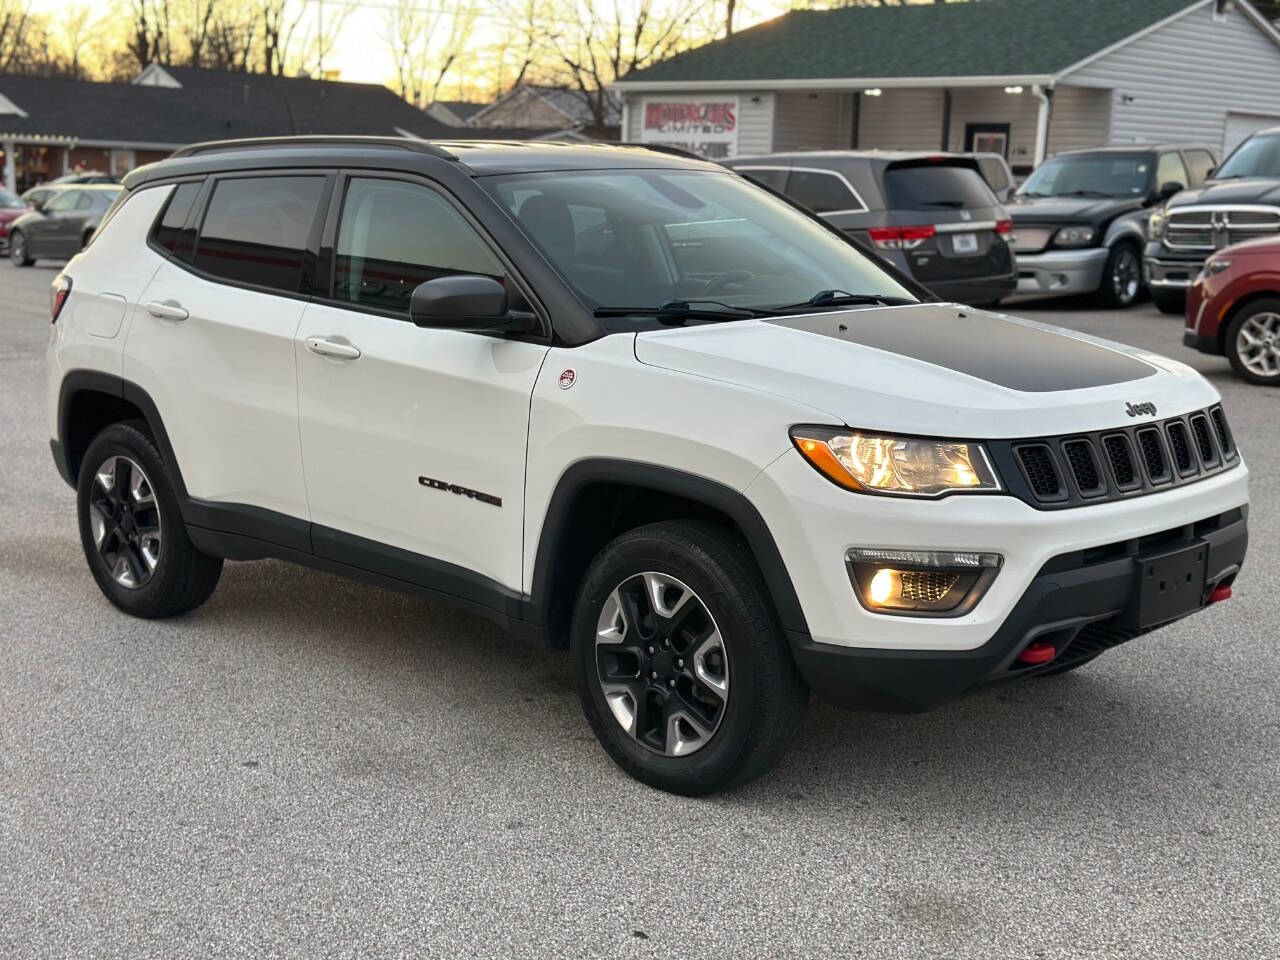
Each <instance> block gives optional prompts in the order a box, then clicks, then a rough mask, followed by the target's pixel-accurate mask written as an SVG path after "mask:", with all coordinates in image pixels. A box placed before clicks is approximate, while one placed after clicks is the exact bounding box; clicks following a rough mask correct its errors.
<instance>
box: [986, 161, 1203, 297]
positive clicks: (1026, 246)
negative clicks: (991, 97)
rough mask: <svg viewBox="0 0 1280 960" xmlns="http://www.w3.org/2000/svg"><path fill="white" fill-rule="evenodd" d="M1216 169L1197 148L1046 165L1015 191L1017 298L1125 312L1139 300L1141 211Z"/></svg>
mask: <svg viewBox="0 0 1280 960" xmlns="http://www.w3.org/2000/svg"><path fill="white" fill-rule="evenodd" d="M1215 162H1216V159H1215V155H1214V153H1213V150H1212V149H1211V148H1209V147H1204V146H1195V145H1177V144H1163V145H1158V146H1150V147H1146V146H1143V147H1104V148H1101V149H1097V150H1075V151H1071V152H1069V153H1060V154H1058V155H1057V156H1055V157H1052V158H1050V159H1049V160H1046V161H1045V162H1044V163H1042V164H1041V165H1040V166H1039V167H1037V168H1036V169H1035V170H1034V171H1032V173H1031V176H1029V177H1028V178H1027V180H1026V182H1025V183H1023V185H1022V186H1021V187H1020V188H1019V189H1018V192H1017V194H1016V195H1015V197H1014V200H1013V203H1012V204H1011V205H1010V207H1009V213H1010V214H1011V215H1012V216H1013V228H1014V229H1013V249H1014V251H1015V252H1016V253H1017V255H1018V292H1019V293H1045V294H1058V295H1067V294H1097V295H1098V296H1100V298H1101V299H1102V301H1103V302H1104V303H1106V304H1107V305H1108V306H1111V307H1127V306H1129V305H1130V304H1132V303H1133V302H1134V301H1135V300H1137V299H1138V297H1139V296H1140V295H1141V294H1142V290H1143V281H1142V251H1143V247H1144V246H1145V244H1146V240H1147V238H1146V232H1145V226H1146V224H1145V219H1146V217H1145V214H1144V213H1143V212H1142V211H1144V210H1145V209H1146V208H1148V207H1151V206H1154V205H1155V204H1157V203H1159V202H1161V201H1162V200H1165V199H1167V198H1169V197H1171V196H1173V194H1175V193H1177V192H1178V191H1179V190H1182V189H1185V188H1186V187H1187V186H1188V185H1192V186H1194V185H1196V184H1199V183H1201V182H1202V181H1203V180H1204V178H1205V175H1206V174H1207V173H1208V172H1209V170H1211V169H1212V168H1213V165H1214V163H1215Z"/></svg>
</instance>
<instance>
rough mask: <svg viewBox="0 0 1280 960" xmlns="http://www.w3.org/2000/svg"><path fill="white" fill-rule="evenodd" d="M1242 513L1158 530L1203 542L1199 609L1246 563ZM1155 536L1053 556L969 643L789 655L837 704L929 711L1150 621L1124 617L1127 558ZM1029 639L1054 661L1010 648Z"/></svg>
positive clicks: (1075, 657)
mask: <svg viewBox="0 0 1280 960" xmlns="http://www.w3.org/2000/svg"><path fill="white" fill-rule="evenodd" d="M1247 515H1248V508H1247V507H1240V508H1237V509H1235V510H1231V511H1228V512H1226V513H1224V514H1221V515H1219V516H1218V517H1213V518H1208V519H1206V520H1204V521H1201V522H1199V523H1196V524H1190V525H1188V526H1186V527H1183V528H1177V529H1175V530H1172V531H1168V532H1166V534H1164V535H1162V536H1160V537H1159V538H1158V539H1159V541H1160V542H1159V548H1160V549H1165V548H1176V547H1178V546H1180V545H1183V544H1191V543H1193V542H1196V541H1197V540H1198V541H1202V542H1204V543H1205V544H1206V545H1207V547H1208V552H1209V557H1208V565H1207V567H1206V570H1207V577H1206V581H1205V584H1204V592H1203V594H1202V595H1201V609H1203V608H1204V605H1206V603H1207V600H1208V596H1209V594H1210V593H1211V592H1212V590H1213V588H1214V587H1216V586H1218V585H1220V584H1230V583H1231V582H1232V580H1234V579H1235V576H1236V574H1237V573H1238V572H1239V571H1240V567H1241V565H1242V564H1243V563H1244V555H1245V550H1246V548H1247V546H1248V531H1247ZM1154 539H1157V538H1144V539H1142V540H1138V539H1135V540H1131V541H1121V542H1118V543H1114V544H1111V545H1109V546H1108V548H1107V549H1106V550H1104V551H1098V550H1091V551H1079V552H1074V553H1070V554H1064V555H1061V556H1059V557H1055V558H1054V559H1053V560H1051V561H1049V562H1048V563H1046V564H1045V565H1044V567H1043V568H1042V569H1041V570H1040V572H1039V574H1038V575H1037V576H1036V577H1035V578H1034V579H1033V580H1032V581H1031V584H1030V585H1029V586H1028V587H1027V589H1026V590H1025V591H1024V592H1023V594H1022V597H1021V598H1020V599H1019V600H1018V602H1017V604H1016V605H1015V606H1014V608H1013V610H1012V611H1011V612H1010V613H1009V616H1008V617H1007V618H1006V619H1005V621H1004V623H1003V624H1001V626H1000V628H999V629H998V630H997V631H996V633H995V635H994V636H993V637H992V638H991V639H990V640H988V641H987V642H986V643H984V644H983V645H982V646H980V647H977V648H975V649H973V650H965V651H960V652H957V653H946V652H941V651H934V650H911V651H904V650H859V649H850V648H841V647H836V646H833V645H831V644H824V643H813V642H811V641H805V640H803V639H801V638H794V637H793V638H792V642H791V649H792V654H793V655H794V657H795V660H796V663H797V664H798V665H799V668H800V672H801V673H802V674H803V675H804V677H805V679H806V681H807V682H808V683H809V686H810V688H811V689H812V690H813V691H814V693H816V694H817V695H818V696H819V697H821V698H822V699H824V700H827V701H828V702H830V703H833V704H835V705H836V706H839V707H844V708H846V709H855V710H876V711H883V712H890V713H916V712H921V711H925V710H931V709H933V708H934V707H937V706H940V705H941V704H943V703H946V702H947V701H949V700H953V699H955V698H957V697H959V696H962V695H964V694H966V693H970V692H972V691H975V690H978V689H980V688H982V687H985V686H988V685H990V684H993V683H999V682H1002V681H1005V680H1012V679H1016V678H1018V677H1023V676H1029V675H1032V674H1036V673H1043V672H1045V671H1048V670H1052V669H1055V668H1058V667H1063V666H1067V665H1069V664H1072V663H1078V662H1080V661H1082V660H1086V659H1089V658H1091V657H1093V656H1096V655H1097V654H1098V653H1100V652H1102V651H1103V650H1106V649H1109V648H1110V647H1113V646H1116V645H1117V644H1120V643H1124V642H1125V641H1127V640H1131V639H1133V638H1134V637H1137V636H1141V635H1142V634H1144V633H1148V632H1150V631H1151V630H1152V629H1155V627H1147V628H1145V629H1139V628H1136V627H1133V626H1131V625H1130V624H1129V622H1128V621H1127V614H1128V608H1129V605H1130V603H1131V601H1132V598H1133V597H1134V595H1135V592H1136V584H1137V581H1138V577H1139V565H1138V563H1137V562H1136V560H1135V556H1136V555H1137V554H1138V553H1139V552H1141V551H1144V550H1146V549H1149V548H1150V547H1151V546H1152V544H1151V541H1152V540H1154ZM1032 642H1038V643H1050V644H1052V645H1053V647H1054V650H1055V656H1054V659H1053V660H1051V661H1049V662H1048V663H1045V664H1042V665H1038V666H1026V665H1023V664H1021V663H1020V662H1019V661H1018V660H1017V657H1018V654H1020V653H1021V652H1022V651H1023V650H1024V649H1025V648H1026V647H1027V646H1028V645H1030V644H1031V643H1032Z"/></svg>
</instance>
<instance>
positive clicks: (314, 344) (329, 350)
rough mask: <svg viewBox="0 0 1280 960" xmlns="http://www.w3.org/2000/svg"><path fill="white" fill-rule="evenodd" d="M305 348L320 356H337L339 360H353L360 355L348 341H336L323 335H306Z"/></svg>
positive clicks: (357, 349) (356, 348)
mask: <svg viewBox="0 0 1280 960" xmlns="http://www.w3.org/2000/svg"><path fill="white" fill-rule="evenodd" d="M307 349H308V350H310V351H311V352H312V353H318V354H320V356H322V357H337V358H338V359H340V360H355V359H356V358H357V357H359V356H360V350H359V348H358V347H353V346H352V345H351V344H349V343H338V342H336V341H334V340H326V339H325V338H324V337H307Z"/></svg>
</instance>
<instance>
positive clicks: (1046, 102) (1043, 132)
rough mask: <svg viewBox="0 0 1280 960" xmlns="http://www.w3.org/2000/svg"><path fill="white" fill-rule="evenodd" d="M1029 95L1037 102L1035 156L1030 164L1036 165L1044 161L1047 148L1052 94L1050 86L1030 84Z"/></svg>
mask: <svg viewBox="0 0 1280 960" xmlns="http://www.w3.org/2000/svg"><path fill="white" fill-rule="evenodd" d="M1031 95H1032V96H1033V97H1035V98H1036V100H1037V101H1038V102H1039V105H1040V106H1039V110H1038V111H1037V112H1036V148H1035V156H1033V157H1032V158H1031V163H1032V166H1034V167H1038V166H1040V164H1042V163H1044V157H1045V154H1046V153H1047V152H1048V150H1049V118H1050V114H1051V113H1052V112H1053V101H1052V100H1051V99H1050V98H1051V97H1052V95H1053V88H1052V87H1048V88H1046V87H1042V86H1041V85H1040V84H1038V83H1036V84H1032V86H1031Z"/></svg>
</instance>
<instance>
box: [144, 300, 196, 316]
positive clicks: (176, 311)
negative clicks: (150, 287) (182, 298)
mask: <svg viewBox="0 0 1280 960" xmlns="http://www.w3.org/2000/svg"><path fill="white" fill-rule="evenodd" d="M147 313H149V314H151V315H152V316H153V317H159V318H160V319H161V320H185V319H187V317H189V316H191V314H189V313H187V311H186V309H185V308H184V307H183V306H182V304H180V303H179V302H178V301H177V300H152V301H151V302H150V303H148V304H147Z"/></svg>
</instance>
